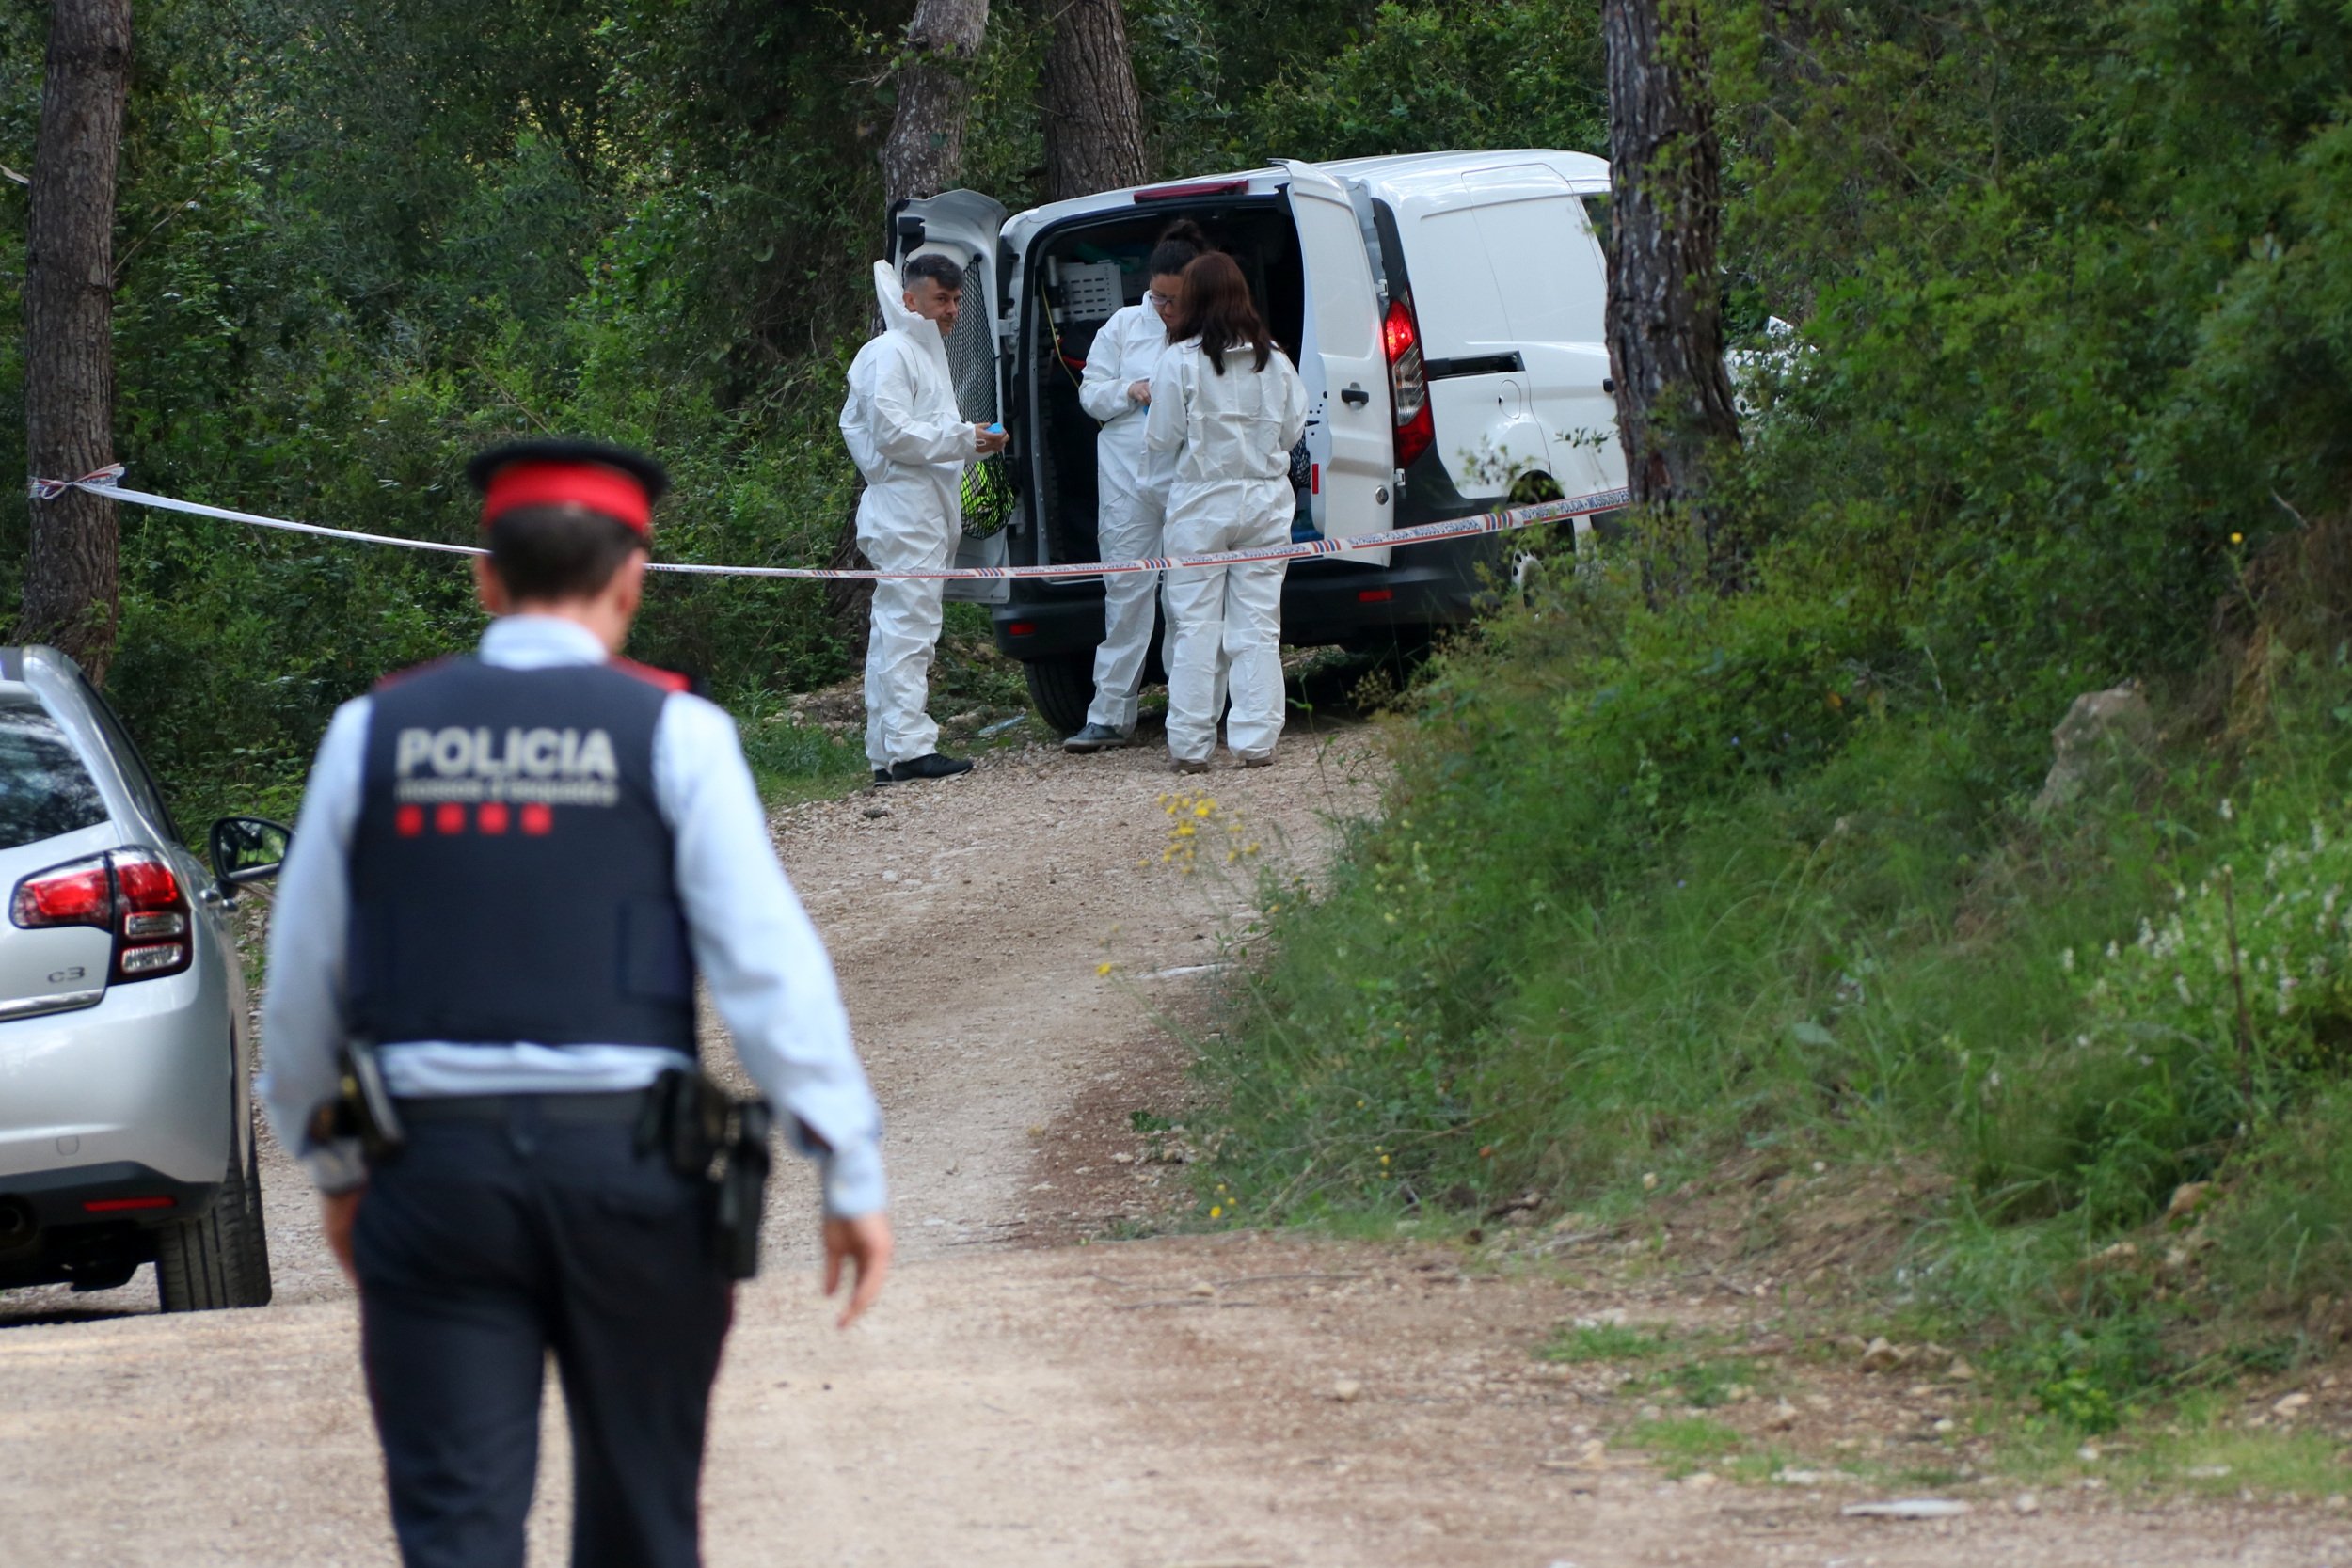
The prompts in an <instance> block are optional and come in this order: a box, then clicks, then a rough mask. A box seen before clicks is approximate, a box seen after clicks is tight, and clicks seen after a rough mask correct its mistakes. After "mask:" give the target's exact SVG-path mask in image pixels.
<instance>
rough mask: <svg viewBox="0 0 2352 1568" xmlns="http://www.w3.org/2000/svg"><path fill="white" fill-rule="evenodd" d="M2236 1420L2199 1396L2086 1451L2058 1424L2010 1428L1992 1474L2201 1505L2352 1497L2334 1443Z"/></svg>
mask: <svg viewBox="0 0 2352 1568" xmlns="http://www.w3.org/2000/svg"><path fill="white" fill-rule="evenodd" d="M2238 1412H2239V1402H2236V1401H2234V1400H2232V1399H2231V1398H2229V1397H2228V1396H2227V1395H2226V1394H2223V1393H2220V1392H2217V1391H2205V1392H2201V1393H2196V1394H2192V1395H2189V1396H2187V1397H2185V1398H2184V1399H2182V1400H2181V1401H2179V1402H2178V1403H2177V1404H2175V1405H2174V1406H2173V1407H2172V1408H2171V1409H2169V1411H2166V1412H2162V1413H2159V1414H2154V1415H2151V1416H2150V1417H2149V1418H2147V1419H2144V1420H2140V1421H2137V1422H2134V1423H2133V1424H2132V1425H2131V1426H2130V1427H2128V1428H2126V1429H2123V1430H2122V1431H2121V1432H2119V1433H2116V1434H2114V1435H2113V1436H2111V1437H2107V1438H2100V1439H2094V1440H2092V1441H2091V1442H2090V1443H2089V1444H2086V1443H2085V1441H2084V1439H2083V1437H2082V1435H2081V1434H2080V1433H2075V1432H2073V1431H2071V1430H2069V1429H2068V1428H2066V1427H2065V1426H2064V1425H2063V1424H2062V1423H2058V1422H2050V1421H2042V1422H2033V1421H2028V1422H2022V1423H2010V1424H2009V1425H2008V1426H2007V1427H2006V1429H2005V1430H2004V1432H2003V1433H2002V1437H2003V1441H2002V1442H2001V1444H2000V1446H1999V1448H1998V1449H1996V1453H1997V1459H1996V1461H1995V1464H1996V1470H1997V1473H1998V1474H2000V1475H2002V1476H2004V1477H2007V1478H2009V1479H2011V1480H2014V1481H2020V1482H2028V1483H2032V1484H2036V1485H2044V1486H2048V1485H2072V1484H2074V1483H2075V1482H2077V1481H2089V1480H2096V1481H2100V1482H2101V1483H2102V1484H2104V1485H2105V1486H2106V1487H2107V1488H2109V1489H2110V1490H2146V1491H2155V1492H2164V1493H2186V1494H2190V1495H2195V1496H2205V1497H2236V1496H2238V1495H2239V1494H2240V1493H2241V1492H2250V1493H2252V1494H2253V1495H2254V1496H2256V1497H2287V1496H2294V1497H2301V1498H2304V1499H2306V1500H2310V1499H2314V1498H2321V1497H2332V1496H2337V1495H2340V1494H2344V1493H2346V1492H2352V1470H2347V1469H2346V1467H2345V1465H2344V1458H2343V1445H2342V1443H2341V1442H2339V1441H2338V1440H2336V1439H2335V1438H2333V1437H2330V1436H2329V1435H2328V1434H2327V1433H2323V1432H2318V1431H2312V1430H2308V1429H2301V1430H2288V1429H2280V1428H2278V1427H2269V1428H2262V1429H2254V1428H2249V1427H2247V1426H2245V1425H2244V1424H2242V1422H2241V1420H2240V1418H2239V1415H2238ZM2087 1454H2095V1456H2096V1457H2086V1455H2087Z"/></svg>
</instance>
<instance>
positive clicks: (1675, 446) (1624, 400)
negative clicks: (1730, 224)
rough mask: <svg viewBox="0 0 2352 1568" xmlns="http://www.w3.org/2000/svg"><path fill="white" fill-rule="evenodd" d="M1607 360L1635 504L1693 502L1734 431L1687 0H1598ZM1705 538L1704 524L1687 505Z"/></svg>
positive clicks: (1713, 170)
mask: <svg viewBox="0 0 2352 1568" xmlns="http://www.w3.org/2000/svg"><path fill="white" fill-rule="evenodd" d="M1601 31H1602V37H1603V40H1604V42H1605V44H1606V46H1607V49H1608V55H1609V160H1610V164H1609V167H1610V198H1609V211H1610V230H1611V233H1610V238H1609V245H1608V254H1609V312H1608V315H1609V365H1610V371H1611V373H1612V374H1613V376H1614V377H1615V379H1616V383H1617V436H1618V439H1619V440H1620V441H1621V442H1622V443H1623V445H1624V447H1625V467H1626V475H1627V483H1628V484H1629V487H1630V488H1631V490H1632V493H1633V500H1634V502H1635V504H1636V505H1648V506H1654V507H1661V508H1667V509H1673V508H1677V507H1683V506H1688V505H1692V504H1694V503H1700V502H1702V501H1703V498H1704V497H1705V494H1706V491H1707V479H1708V466H1709V464H1710V463H1711V462H1712V461H1713V460H1714V459H1715V458H1716V457H1717V456H1719V455H1720V454H1721V452H1722V451H1723V450H1724V448H1725V447H1726V446H1731V445H1736V444H1737V443H1738V442H1739V439H1740V420H1739V415H1738V413H1737V412H1736V410H1735V408H1734V405H1733V403H1732V395H1731V377H1730V375H1729V373H1728V372H1726V371H1725V369H1724V323H1723V301H1722V293H1721V289H1720V285H1719V284H1718V282H1717V272H1716V261H1715V255H1716V246H1717V243H1718V241H1719V239H1720V237H1721V234H1722V230H1723V204H1722V198H1721V194H1720V190H1719V182H1720V175H1721V168H1722V156H1721V151H1720V150H1719V148H1718V146H1717V143H1716V139H1715V116H1714V103H1713V101H1712V99H1711V97H1710V95H1709V93H1708V86H1707V53H1706V40H1705V38H1704V36H1703V35H1702V33H1701V30H1700V24H1699V18H1698V8H1697V5H1696V3H1695V0H1603V3H1602V6H1601ZM1698 520H1699V523H1700V527H1701V531H1702V535H1703V536H1704V537H1705V538H1706V542H1707V544H1708V547H1709V551H1710V554H1711V553H1712V548H1713V545H1714V540H1713V538H1712V527H1711V523H1710V522H1709V520H1708V518H1707V517H1706V516H1705V515H1704V513H1703V509H1702V515H1701V516H1700V518H1699V519H1698Z"/></svg>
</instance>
